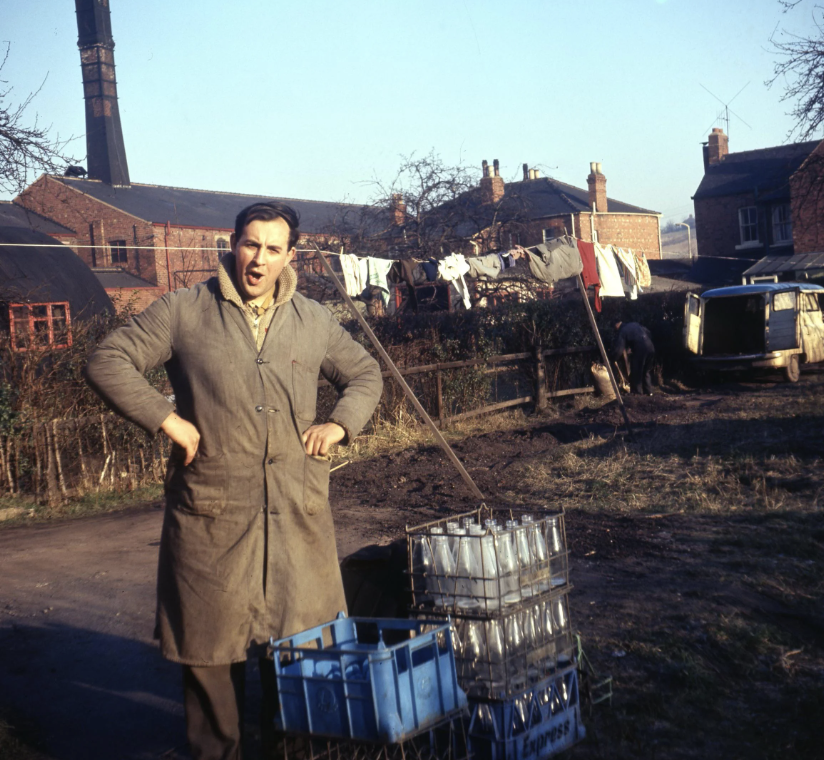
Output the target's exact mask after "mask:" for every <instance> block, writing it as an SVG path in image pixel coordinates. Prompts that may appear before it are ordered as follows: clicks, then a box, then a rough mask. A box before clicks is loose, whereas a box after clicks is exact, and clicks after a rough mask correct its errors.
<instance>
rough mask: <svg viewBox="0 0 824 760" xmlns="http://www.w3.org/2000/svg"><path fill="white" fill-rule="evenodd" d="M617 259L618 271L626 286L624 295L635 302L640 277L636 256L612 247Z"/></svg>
mask: <svg viewBox="0 0 824 760" xmlns="http://www.w3.org/2000/svg"><path fill="white" fill-rule="evenodd" d="M612 250H613V253H614V254H615V258H616V259H617V261H618V271H619V272H620V273H621V281H622V283H623V285H624V294H625V295H627V296H629V298H630V300H632V301H634V300H635V299H636V298H638V277H637V275H636V273H635V256H634V255H633V253H632V251H628V250H624V249H623V248H617V247H616V246H612Z"/></svg>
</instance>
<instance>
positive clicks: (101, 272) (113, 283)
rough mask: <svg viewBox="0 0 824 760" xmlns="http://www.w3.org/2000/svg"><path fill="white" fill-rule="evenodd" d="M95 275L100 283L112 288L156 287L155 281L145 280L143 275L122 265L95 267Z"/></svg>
mask: <svg viewBox="0 0 824 760" xmlns="http://www.w3.org/2000/svg"><path fill="white" fill-rule="evenodd" d="M92 272H93V273H94V276H95V277H97V279H98V281H99V282H100V284H101V285H102V286H103V287H104V288H106V290H111V289H113V288H156V287H158V286H157V285H155V284H154V283H153V282H149V281H148V280H144V279H143V278H142V277H138V276H137V275H134V274H132V273H131V272H127V271H126V270H124V269H122V268H120V267H95V268H93V269H92Z"/></svg>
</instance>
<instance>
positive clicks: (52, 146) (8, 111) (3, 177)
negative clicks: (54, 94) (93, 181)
mask: <svg viewBox="0 0 824 760" xmlns="http://www.w3.org/2000/svg"><path fill="white" fill-rule="evenodd" d="M10 49H11V45H10V43H6V50H5V52H4V53H3V60H2V62H1V63H0V72H2V71H3V67H4V66H5V65H6V62H7V61H8V58H9V51H10ZM45 83H46V80H45V79H44V80H43V84H45ZM43 84H41V85H40V87H38V89H37V90H36V91H35V92H32V93H30V94H29V95H28V96H27V97H26V98H24V99H23V101H22V102H20V103H19V104H17V105H15V104H13V103H12V102H10V96H11V94H12V90H13V88H12V87H9V86H8V81H7V80H4V79H2V78H0V190H2V191H3V192H7V193H18V192H20V191H21V190H23V188H25V187H26V185H27V184H28V183H29V181H30V176H31V174H32V173H34V172H38V171H39V172H49V173H62V172H63V170H64V169H65V168H66V166H67V165H68V164H70V163H72V162H73V161H74V160H75V159H73V158H71V157H70V156H69V155H67V154H66V148H67V146H68V144H69V143H70V142H71V141H72V140H73V139H74V138H73V137H69V138H68V139H65V140H61V139H60V135H56V136H55V137H54V138H52V137H50V136H49V132H50V131H51V125H49V126H42V125H41V124H40V121H39V118H38V116H37V114H35V115H34V120H33V121H27V119H26V110H27V109H28V108H29V106H30V105H31V103H32V101H33V100H34V98H35V97H37V95H38V93H39V92H40V90H42V89H43Z"/></svg>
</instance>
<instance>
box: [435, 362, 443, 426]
mask: <svg viewBox="0 0 824 760" xmlns="http://www.w3.org/2000/svg"><path fill="white" fill-rule="evenodd" d="M435 376H436V378H437V381H438V425H439V426H440V428H441V430H443V380H442V379H441V371H440V369H439V370H437V371H436V373H435Z"/></svg>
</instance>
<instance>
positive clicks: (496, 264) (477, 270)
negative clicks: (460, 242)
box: [466, 253, 502, 280]
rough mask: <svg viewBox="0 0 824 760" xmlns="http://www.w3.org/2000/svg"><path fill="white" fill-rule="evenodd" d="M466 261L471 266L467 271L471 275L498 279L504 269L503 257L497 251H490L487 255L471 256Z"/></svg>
mask: <svg viewBox="0 0 824 760" xmlns="http://www.w3.org/2000/svg"><path fill="white" fill-rule="evenodd" d="M466 263H467V265H468V266H469V271H468V272H467V275H468V276H469V277H489V278H490V279H493V280H496V279H498V275H499V274H500V273H501V269H502V264H501V257H500V256H498V254H497V253H490V254H488V255H486V256H471V257H469V258H467V259H466Z"/></svg>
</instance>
